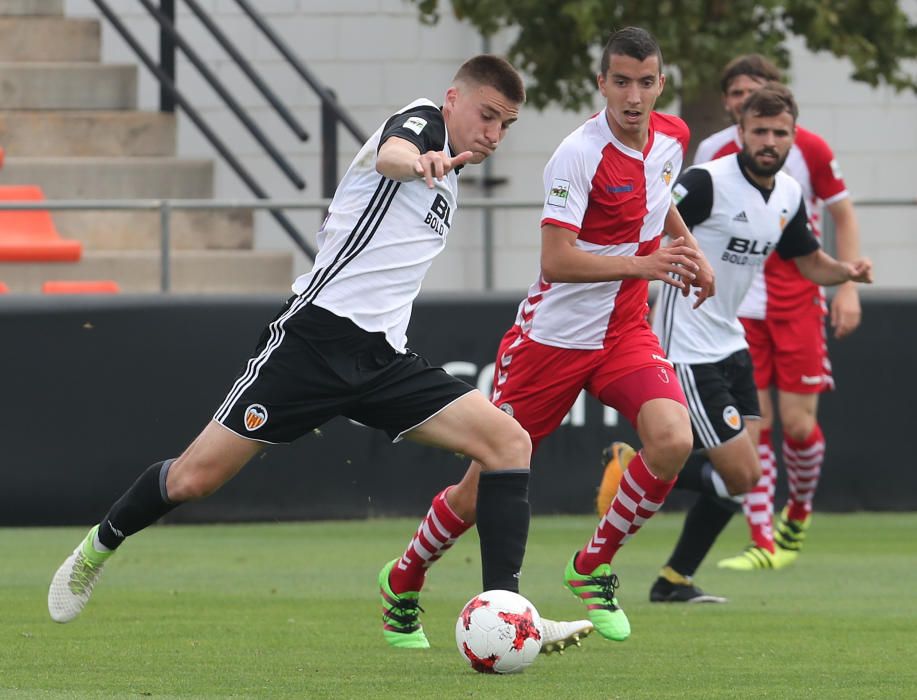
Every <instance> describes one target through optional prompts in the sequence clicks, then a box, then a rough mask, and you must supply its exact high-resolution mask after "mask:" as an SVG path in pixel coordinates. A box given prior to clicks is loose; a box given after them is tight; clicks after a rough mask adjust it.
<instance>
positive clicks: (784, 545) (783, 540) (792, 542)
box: [774, 507, 812, 553]
mask: <svg viewBox="0 0 917 700" xmlns="http://www.w3.org/2000/svg"><path fill="white" fill-rule="evenodd" d="M811 523H812V514H811V513H809V514H808V515H807V516H806V517H805V520H791V519H790V517H789V508H787V507H784V509H783V510H782V511H780V517H779V518H778V519H777V527H776V530H775V532H774V542H775V543H776V544H777V546H778V547H780V548H781V549H783V550H786V551H788V552H796V553H798V552H799V550H800V549H802V543H803V542H804V541H805V539H806V530H808V529H809V525H810V524H811Z"/></svg>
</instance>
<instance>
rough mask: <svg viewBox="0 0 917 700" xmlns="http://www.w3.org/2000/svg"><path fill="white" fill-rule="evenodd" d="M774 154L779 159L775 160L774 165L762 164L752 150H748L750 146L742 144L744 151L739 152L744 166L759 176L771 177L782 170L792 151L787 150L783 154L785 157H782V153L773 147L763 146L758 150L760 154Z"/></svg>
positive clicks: (740, 160)
mask: <svg viewBox="0 0 917 700" xmlns="http://www.w3.org/2000/svg"><path fill="white" fill-rule="evenodd" d="M765 153H766V154H769V155H772V156H773V157H774V158H776V159H777V160H775V161H774V164H773V165H767V166H764V165H761V164H759V163H758V161H756V160H755V158H754V156H753V155H752V153H751V151H750V150H748V146H742V151H741V152H740V153H739V162H741V163H742V166H743V167H744V168H745V169H746V170H748V171H749V172H751V173H752V174H754V175H757V176H758V177H771V176H773V175H776V174H777V173H778V172H780V168H782V167H783V164H784V163H786V159H787V156H789V155H790V152H789V151H787V152H786V153H784V154H783V157H782V158H781V157H780V154H779V153H777V151H776V150H774V149H773V148H762V149H761V150H760V151H758V154H759V155H763V154H765Z"/></svg>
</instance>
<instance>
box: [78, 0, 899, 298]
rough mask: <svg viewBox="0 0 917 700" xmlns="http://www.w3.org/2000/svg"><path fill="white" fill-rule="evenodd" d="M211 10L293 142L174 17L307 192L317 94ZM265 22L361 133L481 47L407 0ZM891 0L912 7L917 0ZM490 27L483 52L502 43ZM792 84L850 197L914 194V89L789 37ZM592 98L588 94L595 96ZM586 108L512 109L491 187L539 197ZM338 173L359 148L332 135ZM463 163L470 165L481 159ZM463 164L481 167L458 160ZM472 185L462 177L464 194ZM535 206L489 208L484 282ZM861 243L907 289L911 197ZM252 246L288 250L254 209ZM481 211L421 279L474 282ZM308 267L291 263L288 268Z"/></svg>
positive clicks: (206, 94)
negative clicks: (283, 112)
mask: <svg viewBox="0 0 917 700" xmlns="http://www.w3.org/2000/svg"><path fill="white" fill-rule="evenodd" d="M200 1H201V4H202V5H203V6H204V7H205V8H206V9H207V10H208V11H210V12H212V13H214V14H215V15H216V17H217V19H218V22H219V24H220V26H221V27H222V28H223V29H224V31H226V32H227V33H228V34H229V35H230V36H231V37H232V38H233V39H234V40H235V41H236V42H237V43H238V46H239V47H240V48H241V49H242V50H243V51H244V52H245V53H246V55H247V56H248V57H249V58H250V59H251V60H252V61H253V62H254V63H255V65H256V66H257V67H258V68H259V70H261V71H262V72H263V74H264V75H265V76H266V78H268V79H269V81H270V82H271V84H272V85H273V86H274V87H275V88H276V89H277V90H278V92H279V93H280V94H282V95H283V96H284V98H285V99H286V101H287V102H288V104H289V105H290V107H291V108H292V109H293V110H295V112H296V114H297V115H298V116H299V118H300V119H301V120H302V122H303V123H304V125H305V126H306V128H307V129H308V130H309V131H310V132H311V133H312V135H313V138H312V139H311V140H310V141H309V142H308V143H305V144H302V143H299V142H298V141H297V140H296V139H295V138H294V137H293V136H292V135H291V134H290V133H289V131H288V130H287V128H286V127H285V126H284V125H283V124H282V123H281V122H280V120H279V119H278V118H277V117H276V116H274V114H273V113H272V112H271V110H270V109H269V108H265V107H261V106H257V105H262V104H263V102H262V100H261V98H260V96H258V95H257V94H256V92H255V90H254V88H252V87H251V85H250V84H249V83H248V82H247V81H246V80H245V79H244V76H242V75H241V73H240V72H239V71H238V69H237V68H235V66H234V65H232V63H231V62H230V60H229V59H228V58H227V57H226V56H225V55H224V53H223V52H222V50H221V49H220V48H219V47H218V46H217V45H216V44H215V42H213V41H212V40H211V39H209V38H208V37H207V36H205V34H204V32H203V30H202V29H201V27H200V25H199V24H198V23H197V20H196V19H195V18H194V17H193V16H190V15H189V14H188V12H187V10H186V9H185V7H184V5H183V3H177V4H178V5H179V24H180V26H181V27H182V28H183V29H184V30H186V31H187V35H188V37H189V38H190V39H191V40H192V41H193V42H194V44H195V46H196V47H197V48H198V50H199V51H200V53H201V54H202V55H203V56H204V57H205V58H206V59H207V61H208V63H209V65H210V66H211V67H212V68H213V69H214V70H215V72H216V73H217V74H218V75H219V76H220V77H221V78H223V79H225V80H226V81H227V82H228V83H229V84H230V85H231V86H232V89H233V91H234V93H235V94H236V96H237V97H238V98H239V99H240V100H241V102H242V103H243V104H246V105H251V106H252V107H253V114H255V115H256V116H257V118H258V119H259V121H260V122H261V124H262V126H264V127H266V130H267V131H268V132H269V133H270V134H272V135H274V136H276V138H277V141H278V144H279V146H280V147H281V148H282V149H283V150H284V152H286V153H287V154H288V155H289V156H290V158H291V160H292V161H293V163H294V164H295V165H296V166H297V167H298V168H299V169H300V170H301V171H302V172H303V174H304V175H305V177H306V179H307V181H308V183H309V189H308V190H307V192H306V193H305V195H302V196H306V197H309V198H313V197H317V196H318V195H319V194H320V175H319V138H318V129H319V116H318V107H319V105H318V100H317V99H316V98H315V96H314V95H313V94H312V93H311V91H309V90H308V89H307V88H306V87H305V86H304V85H303V83H302V81H301V80H300V79H299V78H298V77H297V76H296V75H295V74H294V73H293V72H292V71H291V70H290V69H289V68H288V67H286V66H285V65H284V64H283V63H282V61H281V60H280V59H279V57H278V56H277V54H276V52H275V51H274V49H273V48H272V47H271V46H270V45H269V43H268V42H267V41H266V40H265V39H264V38H263V37H261V36H260V35H259V34H258V33H257V32H256V31H255V30H253V29H252V27H251V24H250V23H249V21H248V19H247V18H246V17H245V16H244V15H243V14H242V13H241V12H240V10H239V9H238V7H237V6H236V4H235V3H233V2H230V1H229V0H200ZM257 4H258V7H259V8H260V9H262V11H263V12H264V13H265V14H266V15H267V17H268V18H269V20H270V21H271V23H272V25H273V26H274V27H275V28H276V29H277V31H278V32H280V33H281V35H282V36H283V37H284V38H285V39H286V40H287V41H288V42H289V43H290V44H291V45H292V46H294V47H295V48H296V50H297V51H298V52H299V54H300V56H301V57H302V58H303V60H304V61H305V62H306V63H307V65H308V66H309V67H310V69H311V70H312V71H313V72H315V73H316V74H317V75H318V76H319V77H320V78H321V79H322V80H323V81H324V82H325V83H327V84H328V85H329V86H331V87H332V88H333V89H334V90H335V91H336V92H337V93H338V95H339V96H340V98H341V100H342V101H343V103H344V104H345V105H346V106H347V107H348V108H349V110H350V111H351V113H352V114H353V116H354V118H355V119H356V121H357V122H358V123H359V124H361V125H362V126H363V128H364V129H365V131H367V132H370V131H372V130H373V129H375V127H376V126H377V125H378V124H379V123H380V122H381V121H382V120H383V119H384V118H385V117H386V116H387V115H388V114H389V113H390V112H391V111H392V110H394V109H397V108H398V107H400V106H402V105H403V104H404V103H405V102H407V101H409V100H411V99H413V98H414V97H417V96H419V95H425V96H428V97H430V98H431V99H434V100H436V99H439V98H440V97H441V94H442V92H443V90H444V87H445V85H447V84H448V80H449V79H450V77H451V75H452V73H453V72H454V70H455V68H456V66H457V65H458V64H459V63H460V62H461V61H462V60H463V59H464V58H466V57H467V56H469V55H471V54H474V53H477V52H479V51H480V50H481V41H480V38H479V37H478V36H477V34H476V33H475V32H474V30H473V29H471V28H470V27H469V26H468V25H465V24H461V23H459V22H457V21H456V20H454V19H452V18H451V17H445V18H444V19H443V21H442V22H441V23H440V24H439V25H438V26H436V27H426V26H423V25H421V24H420V23H419V22H418V21H417V13H416V9H415V7H414V6H413V5H410V4H408V3H406V2H403V1H402V0H265V1H264V2H259V3H257ZM901 5H902V6H903V7H904V8H905V9H906V10H907V11H909V12H910V13H911V14H912V16H914V17H917V0H903V2H902V3H901ZM113 6H114V7H115V9H117V10H119V11H121V12H123V13H124V16H125V19H126V21H127V24H128V26H130V27H131V28H132V29H133V30H134V31H135V32H136V33H137V34H138V35H139V36H141V38H142V40H143V43H144V44H145V46H146V47H147V48H148V50H150V51H151V52H152V53H154V55H155V54H156V51H157V46H158V43H157V42H158V39H157V34H156V32H155V30H154V25H153V23H152V21H151V20H150V19H149V18H148V17H147V16H146V14H145V13H144V11H143V9H142V8H141V7H140V6H139V4H136V3H133V2H128V1H127V0H119V1H116V2H115V3H113ZM66 10H67V13H68V14H69V15H70V16H94V15H95V10H94V6H93V5H92V3H91V2H89V0H67V2H66ZM505 45H506V42H505V37H503V40H502V41H501V39H500V38H499V37H498V39H497V41H496V42H495V44H494V49H495V50H500V48H501V46H505ZM792 53H793V59H794V60H793V64H794V67H793V74H792V81H791V85H792V87H793V89H794V91H795V92H796V95H797V98H798V100H799V103H800V108H801V113H802V114H801V119H800V121H801V122H802V123H803V124H804V125H806V126H807V127H809V128H811V129H813V130H815V131H817V132H819V133H821V134H822V135H823V136H825V137H826V138H827V140H828V141H829V143H831V145H832V147H833V148H834V150H835V152H836V154H837V156H838V160H839V162H840V165H841V167H842V169H843V171H844V173H845V176H846V178H847V182H848V185H849V186H850V189H851V191H852V193H853V196H854V197H855V198H856V199H877V198H883V199H886V198H911V199H913V198H915V197H917V185H915V182H917V180H915V178H914V176H913V173H915V172H917V97H915V96H914V95H913V94H906V93H902V94H895V93H894V91H893V90H890V89H888V88H878V89H872V88H869V87H868V86H865V85H863V84H861V83H855V82H853V81H851V80H850V79H849V77H848V75H849V73H850V66H849V64H848V63H847V62H846V61H844V60H839V59H836V58H834V57H833V56H830V55H826V54H820V55H814V54H812V53H810V52H808V51H807V50H806V49H805V47H804V46H803V45H802V43H801V42H796V43H794V44H793V46H792ZM102 55H103V60H105V61H108V62H125V61H132V60H133V59H132V56H131V54H130V52H129V49H128V48H127V47H126V45H125V44H124V43H123V42H122V41H121V39H120V38H119V37H118V36H117V34H116V33H115V32H114V30H113V29H112V28H111V27H110V26H108V25H107V24H106V25H105V26H104V28H103V44H102ZM178 65H179V70H178V72H179V81H180V84H181V85H182V86H184V87H186V88H187V89H188V91H189V93H191V94H193V95H194V96H195V104H196V105H198V106H199V107H200V109H201V110H202V112H203V113H204V114H206V115H207V116H208V117H210V118H211V119H213V120H214V122H215V123H216V124H217V125H218V126H219V127H221V128H220V133H221V134H224V135H228V140H229V142H230V143H232V144H233V146H234V148H235V149H236V151H237V153H239V154H240V155H241V156H242V159H243V161H244V163H245V164H246V165H247V166H248V167H249V168H251V170H252V171H253V172H254V173H255V174H256V175H257V176H258V177H259V178H261V179H262V180H263V182H265V183H267V186H268V189H269V190H270V191H271V192H272V193H273V194H274V195H275V196H276V197H290V196H299V194H298V192H297V190H295V189H294V188H293V187H292V186H291V185H289V184H287V182H286V180H285V178H284V177H283V176H282V175H281V174H280V173H279V171H277V169H276V168H275V167H274V165H273V164H272V163H271V162H270V161H269V160H268V158H267V157H266V156H264V155H263V154H262V153H261V151H260V150H259V147H258V146H257V144H256V143H255V142H254V141H253V140H252V139H251V138H250V137H249V136H248V135H247V133H245V132H244V130H243V128H242V127H241V125H240V124H239V123H238V121H237V120H236V119H235V118H234V117H233V116H232V115H231V113H229V112H228V111H227V110H226V109H225V108H224V107H222V106H221V103H220V101H219V99H218V98H217V96H216V95H215V94H214V93H213V92H212V91H211V90H210V88H209V87H207V86H206V85H205V84H203V83H202V81H201V80H200V78H199V77H197V75H196V73H195V72H194V71H193V69H189V67H188V64H187V62H186V61H185V60H184V59H182V58H180V59H179V64H178ZM139 83H140V86H139V91H140V95H139V103H140V105H141V107H142V108H144V109H156V108H157V105H158V87H157V86H156V85H155V83H154V81H153V79H152V78H151V77H150V76H149V75H148V73H147V72H146V71H145V70H144V69H142V70H141V77H140V81H139ZM597 104H598V103H597ZM585 116H586V112H585V111H584V112H583V113H582V114H572V113H564V112H560V111H559V110H548V111H546V112H543V113H539V112H536V111H535V110H534V109H530V110H527V111H525V112H524V113H523V115H522V118H521V119H520V122H519V124H518V125H517V126H514V127H513V129H512V131H511V132H510V135H509V136H508V138H507V140H506V141H505V142H504V144H503V145H502V146H501V148H500V151H499V152H498V153H497V155H496V156H494V157H493V159H492V163H493V171H494V175H496V176H499V177H506V178H508V179H509V182H508V184H507V185H505V186H503V187H501V188H499V190H498V192H497V194H496V196H497V197H506V198H513V199H532V200H538V199H540V198H541V189H542V185H541V172H542V169H543V167H544V163H545V162H546V161H547V159H548V157H549V156H550V154H551V152H552V151H553V148H554V147H555V146H556V144H557V143H558V142H559V141H560V139H561V138H563V136H565V135H566V134H567V133H568V132H569V131H571V130H572V129H573V128H575V126H576V125H578V124H579V123H580V121H581V120H582V119H583V118H584V117H585ZM341 144H342V154H341V157H340V169H341V172H343V170H344V168H346V166H347V164H348V163H349V160H350V157H351V155H352V153H354V152H355V151H356V149H357V147H358V144H356V143H355V142H354V141H353V140H352V139H351V138H350V137H349V136H348V135H347V134H345V133H344V132H343V131H342V132H341ZM179 154H180V155H182V156H185V157H198V156H208V157H209V156H210V155H211V154H212V151H211V149H210V147H209V146H208V145H207V143H206V142H205V141H204V139H203V137H202V136H201V135H200V134H199V133H198V132H197V130H196V129H195V127H194V126H193V124H191V123H190V122H189V121H188V120H187V119H186V118H184V117H182V118H181V119H180V123H179ZM476 170H478V171H480V168H477V169H476ZM466 173H467V175H477V174H480V173H479V172H478V173H475V172H473V170H472V169H470V168H469V170H468V171H466ZM479 194H480V190H478V188H476V187H475V186H466V187H465V189H464V190H463V196H465V197H473V196H478V195H479ZM215 195H216V196H217V197H238V198H248V197H249V194H248V191H247V190H246V188H245V187H244V185H242V183H241V182H239V180H238V179H237V178H236V176H235V175H234V174H233V173H232V172H231V171H230V170H229V169H228V168H227V167H226V166H225V165H223V164H222V163H218V165H217V177H216V192H215ZM538 216H539V212H538V210H537V209H533V210H531V211H522V212H501V213H498V214H497V215H496V216H495V233H496V244H495V248H496V271H497V274H496V286H497V288H498V289H500V290H507V291H513V292H521V291H523V290H524V289H525V288H526V287H527V286H528V284H529V283H530V282H531V281H532V279H533V278H534V276H535V274H536V273H537V264H538V262H537V261H538V244H539V231H538ZM859 216H860V220H861V222H862V240H863V251H864V253H865V254H867V255H870V256H871V257H872V258H873V260H874V262H875V263H876V273H877V284H878V286H881V287H897V288H914V287H915V286H917V278H915V277H914V275H913V274H912V273H911V267H912V265H913V262H914V261H917V235H914V234H915V231H917V207H910V208H891V207H879V208H872V207H870V208H866V207H863V208H861V209H860V210H859ZM293 218H294V219H295V220H296V221H298V222H299V223H300V225H301V226H303V227H304V228H305V229H307V230H312V229H315V228H317V226H318V224H319V222H318V221H317V217H316V215H314V214H295V215H294V216H293ZM257 221H258V224H257V226H258V233H257V242H258V246H259V247H262V248H284V249H285V248H287V247H288V245H289V244H288V243H287V240H286V238H285V236H284V235H283V234H282V233H281V232H279V231H278V230H277V228H276V227H275V225H274V223H273V221H272V220H270V219H269V218H267V217H264V216H262V215H258V219H257ZM482 250H483V245H482V234H481V215H480V213H479V212H476V211H470V210H465V211H463V212H460V214H459V216H458V217H457V219H456V224H455V227H454V229H453V235H452V236H451V237H450V242H449V247H448V248H447V250H446V252H445V253H444V254H443V255H442V256H440V258H439V259H438V260H437V262H436V263H435V264H434V269H433V271H432V274H431V275H429V276H428V278H427V282H426V287H425V289H426V290H430V291H449V290H461V289H467V288H471V289H480V288H481V286H482V284H483V266H482ZM306 266H307V262H306V261H305V260H299V264H298V267H300V268H304V267H306Z"/></svg>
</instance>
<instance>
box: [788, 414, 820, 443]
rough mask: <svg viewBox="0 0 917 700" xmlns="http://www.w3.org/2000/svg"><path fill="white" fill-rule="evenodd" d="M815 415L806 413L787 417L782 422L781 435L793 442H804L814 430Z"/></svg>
mask: <svg viewBox="0 0 917 700" xmlns="http://www.w3.org/2000/svg"><path fill="white" fill-rule="evenodd" d="M815 424H816V420H815V416H810V415H807V414H802V415H797V416H793V417H791V418H788V419H787V420H786V422H784V424H783V435H784V437H787V438H789V439H790V440H793V441H795V442H805V441H806V440H808V438H809V436H810V435H811V434H812V431H814V430H815Z"/></svg>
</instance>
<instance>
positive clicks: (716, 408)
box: [675, 350, 761, 449]
mask: <svg viewBox="0 0 917 700" xmlns="http://www.w3.org/2000/svg"><path fill="white" fill-rule="evenodd" d="M675 373H676V374H677V375H678V381H679V382H681V387H682V389H684V390H685V397H687V399H688V412H689V413H690V414H691V428H692V429H693V431H694V447H695V448H696V449H708V448H711V447H716V446H717V445H721V444H723V443H724V442H729V441H730V440H732V439H733V438H734V437H737V436H738V435H739V433H741V432H742V428H744V427H745V421H746V420H747V419H749V418H752V419H756V418H760V417H761V409H760V407H759V406H758V391H757V389H756V388H755V377H754V368H753V366H752V362H751V355H750V354H749V352H748V350H739V351H738V352H734V353H733V354H732V355H730V356H729V357H727V358H725V359H723V360H720V361H719V362H714V363H711V364H697V365H685V364H678V363H676V364H675Z"/></svg>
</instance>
